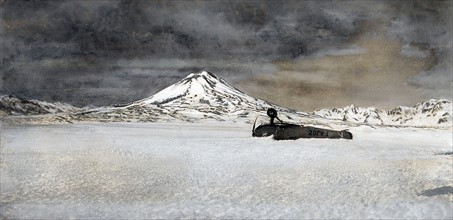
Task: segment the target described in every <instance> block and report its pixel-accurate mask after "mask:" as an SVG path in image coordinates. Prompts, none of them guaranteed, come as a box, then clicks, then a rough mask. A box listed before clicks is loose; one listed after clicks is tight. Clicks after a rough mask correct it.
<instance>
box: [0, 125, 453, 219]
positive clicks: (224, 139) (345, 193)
mask: <svg viewBox="0 0 453 220" xmlns="http://www.w3.org/2000/svg"><path fill="white" fill-rule="evenodd" d="M0 125H1V127H0V128H1V129H0V141H1V142H0V143H1V144H0V147H1V148H0V150H1V151H0V175H1V179H0V186H1V187H0V192H1V193H0V218H14V219H54V218H58V219H69V218H76V219H79V218H90V219H150V218H153V219H156V218H157V219H175V218H190V219H192V218H208V219H219V218H221V219H245V218H249V219H250V218H251V219H277V218H281V219H320V218H337V219H338V218H342V219H343V218H349V219H365V218H380V219H383V218H384V219H402V218H411V219H414V218H418V219H451V218H452V217H453V214H452V208H453V207H452V204H453V199H452V195H453V180H452V177H453V172H452V154H451V152H452V132H451V129H450V130H449V129H444V130H441V129H421V128H389V127H377V128H372V127H369V126H359V127H353V128H351V129H350V130H351V132H352V133H353V134H354V139H353V140H342V139H339V140H336V139H298V140H295V141H274V140H272V139H271V138H253V137H251V126H250V125H248V124H241V123H226V122H223V123H214V122H209V123H208V122H205V123H107V124H103V123H86V124H60V125H7V124H0Z"/></svg>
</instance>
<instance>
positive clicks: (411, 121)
mask: <svg viewBox="0 0 453 220" xmlns="http://www.w3.org/2000/svg"><path fill="white" fill-rule="evenodd" d="M314 114H315V115H318V116H321V117H324V118H327V119H337V120H342V121H346V122H353V123H365V124H372V125H405V126H439V125H441V126H444V125H445V126H448V125H451V123H452V103H451V102H450V101H448V100H446V99H440V100H436V99H431V100H429V101H426V102H420V103H418V104H416V105H415V106H413V107H407V106H398V107H395V108H393V109H391V110H389V111H385V110H380V109H377V108H374V107H357V106H355V105H350V106H347V107H343V108H333V109H321V110H317V111H315V112H314Z"/></svg>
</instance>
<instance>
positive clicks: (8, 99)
mask: <svg viewBox="0 0 453 220" xmlns="http://www.w3.org/2000/svg"><path fill="white" fill-rule="evenodd" d="M77 110H79V109H78V108H76V107H74V106H72V105H69V104H66V103H60V102H56V103H50V102H45V101H38V100H26V99H21V98H17V97H14V96H11V95H2V96H0V115H42V114H55V113H62V112H74V111H77Z"/></svg>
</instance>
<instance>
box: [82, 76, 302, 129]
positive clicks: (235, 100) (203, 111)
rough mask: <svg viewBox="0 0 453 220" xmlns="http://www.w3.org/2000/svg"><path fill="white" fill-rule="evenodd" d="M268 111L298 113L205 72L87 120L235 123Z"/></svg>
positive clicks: (108, 109) (98, 113) (94, 113)
mask: <svg viewBox="0 0 453 220" xmlns="http://www.w3.org/2000/svg"><path fill="white" fill-rule="evenodd" d="M268 108H275V109H277V110H278V111H280V112H287V113H295V111H292V110H289V109H286V108H283V107H280V106H277V105H274V104H272V103H269V102H267V101H264V100H261V99H257V98H254V97H251V96H249V95H247V94H245V93H243V92H241V91H240V90H238V89H236V88H234V87H233V86H231V85H229V84H228V83H227V82H226V81H225V80H223V79H221V78H219V77H217V76H215V75H213V74H212V73H209V72H206V71H203V72H201V73H191V74H189V75H188V76H187V77H185V78H184V79H182V80H180V81H179V82H177V83H175V84H173V85H171V86H169V87H167V88H165V89H163V90H162V91H160V92H158V93H156V94H155V95H153V96H150V97H148V98H145V99H142V100H139V101H136V102H133V103H130V104H128V105H125V106H122V107H110V108H100V109H96V110H92V111H90V112H89V114H84V115H85V116H84V117H91V116H93V117H96V116H101V118H112V117H114V118H117V119H121V118H124V119H138V120H142V121H156V120H171V119H182V120H188V121H190V120H196V119H209V118H211V119H216V120H234V119H238V118H244V119H245V118H249V119H250V118H254V117H256V115H257V114H260V113H261V114H263V112H265V111H267V109H268Z"/></svg>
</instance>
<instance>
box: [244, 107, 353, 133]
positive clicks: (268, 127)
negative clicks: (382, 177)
mask: <svg viewBox="0 0 453 220" xmlns="http://www.w3.org/2000/svg"><path fill="white" fill-rule="evenodd" d="M267 116H269V118H270V122H269V124H263V125H260V126H258V127H256V128H255V125H256V120H255V123H254V124H253V130H252V136H253V137H267V136H271V135H273V139H274V140H295V139H298V138H337V139H339V138H343V139H352V133H351V132H349V131H347V130H342V131H336V130H329V129H323V128H316V127H311V126H303V125H296V124H289V123H284V122H283V121H281V120H280V119H279V118H278V117H277V111H276V110H275V109H273V108H270V109H268V110H267ZM275 119H277V120H278V121H279V123H275V122H274V120H275Z"/></svg>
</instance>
